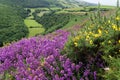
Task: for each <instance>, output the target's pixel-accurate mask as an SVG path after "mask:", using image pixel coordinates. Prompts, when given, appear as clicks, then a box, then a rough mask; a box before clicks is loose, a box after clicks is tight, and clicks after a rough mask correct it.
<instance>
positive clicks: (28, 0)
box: [0, 0, 62, 8]
mask: <svg viewBox="0 0 120 80" xmlns="http://www.w3.org/2000/svg"><path fill="white" fill-rule="evenodd" d="M0 3H3V4H6V3H7V4H9V5H17V6H18V5H19V6H22V7H26V8H36V7H50V6H51V5H54V6H55V5H56V6H60V7H62V5H60V4H58V2H57V1H56V0H0Z"/></svg>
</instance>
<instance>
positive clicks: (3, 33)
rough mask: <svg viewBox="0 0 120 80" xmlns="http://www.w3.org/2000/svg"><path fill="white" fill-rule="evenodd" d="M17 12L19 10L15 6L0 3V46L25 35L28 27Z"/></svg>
mask: <svg viewBox="0 0 120 80" xmlns="http://www.w3.org/2000/svg"><path fill="white" fill-rule="evenodd" d="M17 9H19V8H17ZM19 12H21V11H17V10H16V8H13V7H10V6H8V5H3V4H0V46H2V45H3V43H6V42H11V41H15V40H19V39H21V38H23V37H25V36H26V35H27V33H28V29H27V27H26V26H25V24H24V21H23V17H22V14H20V13H19ZM23 15H24V14H23Z"/></svg>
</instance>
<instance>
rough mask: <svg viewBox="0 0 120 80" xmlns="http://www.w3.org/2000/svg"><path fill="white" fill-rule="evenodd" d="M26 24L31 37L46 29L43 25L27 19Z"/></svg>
mask: <svg viewBox="0 0 120 80" xmlns="http://www.w3.org/2000/svg"><path fill="white" fill-rule="evenodd" d="M24 22H25V24H26V26H27V27H28V29H29V37H32V36H35V35H37V34H41V33H42V32H44V28H43V27H42V25H40V24H39V23H37V22H36V21H35V20H30V19H25V20H24Z"/></svg>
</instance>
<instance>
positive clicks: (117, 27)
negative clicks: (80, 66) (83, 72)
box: [65, 9, 120, 80]
mask: <svg viewBox="0 0 120 80" xmlns="http://www.w3.org/2000/svg"><path fill="white" fill-rule="evenodd" d="M119 15H120V11H119V9H117V10H116V13H115V15H114V14H113V15H112V16H111V17H108V18H106V17H105V16H104V17H103V16H100V12H99V11H98V13H97V15H94V16H93V17H91V21H89V23H88V24H86V26H85V27H84V28H83V29H82V30H80V32H78V34H77V35H76V34H75V35H74V34H73V35H74V37H71V38H70V40H69V41H68V43H67V44H66V47H65V52H66V54H67V56H68V57H69V58H70V59H72V60H73V61H74V62H76V63H78V62H83V63H84V65H86V66H87V65H89V68H88V70H90V71H93V72H94V71H96V72H97V73H98V74H97V80H106V79H107V80H113V79H114V80H118V79H119V74H118V75H117V73H119V72H118V71H117V70H119V67H120V65H119V64H118V61H119V59H118V58H119V57H120V16H119ZM110 58H113V60H109V59H110ZM113 65H116V66H114V68H113ZM106 67H108V68H110V71H109V72H107V75H104V72H105V71H104V69H105V68H106ZM105 73H106V72H105ZM103 75H104V76H105V77H104V76H103ZM110 75H113V76H111V77H109V76H110ZM87 77H88V78H89V79H90V80H93V79H92V78H91V77H90V76H89V75H88V76H87ZM83 79H85V78H84V77H83ZM85 80H86V79H85Z"/></svg>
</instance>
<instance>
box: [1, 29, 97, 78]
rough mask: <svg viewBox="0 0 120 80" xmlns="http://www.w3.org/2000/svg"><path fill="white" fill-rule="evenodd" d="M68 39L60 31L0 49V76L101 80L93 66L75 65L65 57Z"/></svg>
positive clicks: (65, 34)
mask: <svg viewBox="0 0 120 80" xmlns="http://www.w3.org/2000/svg"><path fill="white" fill-rule="evenodd" d="M68 35H69V33H68V32H67V31H62V30H58V31H56V32H55V33H53V34H49V35H46V36H44V37H43V36H39V37H33V38H30V39H22V40H20V41H19V42H16V43H12V44H11V45H10V46H5V47H3V48H0V74H2V75H5V74H6V73H7V74H9V76H10V77H9V78H12V79H11V80H89V76H91V77H92V78H91V79H93V80H97V78H96V77H97V73H96V71H92V70H90V67H91V65H92V62H89V63H88V64H87V65H85V64H83V63H82V62H79V63H74V62H73V61H71V59H70V58H68V57H67V56H66V54H64V55H63V54H61V50H62V49H63V48H64V45H65V43H66V42H67V40H68Z"/></svg>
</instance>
